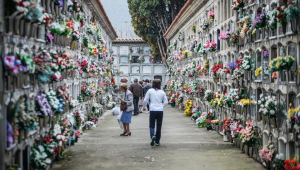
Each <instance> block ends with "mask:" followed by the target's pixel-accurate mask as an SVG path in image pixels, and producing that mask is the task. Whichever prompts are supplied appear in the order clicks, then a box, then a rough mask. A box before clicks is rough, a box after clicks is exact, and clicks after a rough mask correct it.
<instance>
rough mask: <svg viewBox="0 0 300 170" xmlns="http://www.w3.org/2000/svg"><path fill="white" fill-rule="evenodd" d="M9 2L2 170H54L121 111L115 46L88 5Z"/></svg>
mask: <svg viewBox="0 0 300 170" xmlns="http://www.w3.org/2000/svg"><path fill="white" fill-rule="evenodd" d="M4 3H5V4H4V5H5V15H4V24H3V26H4V30H3V32H2V34H1V42H0V44H1V53H2V54H3V55H2V60H1V63H2V68H3V71H1V80H2V81H3V82H2V83H1V90H0V91H1V96H2V97H1V100H0V101H1V114H0V115H1V116H0V117H1V118H0V119H1V120H0V121H1V130H0V131H1V133H0V134H1V140H2V141H1V147H0V150H1V152H0V157H1V158H3V159H4V162H1V163H0V169H19V170H20V169H49V168H50V167H52V165H53V163H54V162H55V161H59V160H61V159H63V158H64V156H65V154H66V148H67V147H70V146H72V145H75V143H76V142H77V141H78V140H80V137H81V135H82V133H83V132H84V131H85V130H89V129H91V128H92V127H95V126H96V124H97V122H98V119H99V116H101V115H102V114H103V113H104V111H105V110H107V109H113V108H114V106H115V102H113V100H112V99H113V97H114V96H116V94H117V93H118V88H117V87H116V86H115V80H114V78H113V77H114V76H116V75H118V74H119V71H118V70H116V69H113V68H112V64H113V62H114V58H113V57H111V54H110V52H109V49H111V41H112V39H111V38H110V37H109V36H108V34H110V33H109V32H105V31H104V30H103V29H102V26H101V25H100V22H99V20H98V18H96V16H95V15H94V14H93V13H92V10H91V8H89V7H88V6H87V4H85V3H83V2H82V1H79V0H40V1H27V0H23V1H11V0H8V1H5V2H4ZM2 148H4V150H2ZM2 151H3V152H2ZM3 154H4V155H3ZM2 163H3V164H2Z"/></svg>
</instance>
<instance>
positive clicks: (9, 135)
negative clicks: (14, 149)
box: [6, 121, 14, 147]
mask: <svg viewBox="0 0 300 170" xmlns="http://www.w3.org/2000/svg"><path fill="white" fill-rule="evenodd" d="M6 136H7V139H6V140H7V143H8V147H10V146H11V145H12V144H13V143H14V138H13V136H14V131H13V128H12V126H11V124H10V123H9V122H8V121H7V130H6Z"/></svg>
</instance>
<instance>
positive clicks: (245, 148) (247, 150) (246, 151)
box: [244, 145, 249, 155]
mask: <svg viewBox="0 0 300 170" xmlns="http://www.w3.org/2000/svg"><path fill="white" fill-rule="evenodd" d="M244 151H245V154H246V155H249V146H248V145H245V146H244Z"/></svg>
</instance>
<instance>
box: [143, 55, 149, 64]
mask: <svg viewBox="0 0 300 170" xmlns="http://www.w3.org/2000/svg"><path fill="white" fill-rule="evenodd" d="M144 58H145V61H144V63H146V64H147V63H150V60H149V59H150V56H144Z"/></svg>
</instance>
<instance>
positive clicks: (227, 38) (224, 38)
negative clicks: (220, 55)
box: [219, 29, 231, 41]
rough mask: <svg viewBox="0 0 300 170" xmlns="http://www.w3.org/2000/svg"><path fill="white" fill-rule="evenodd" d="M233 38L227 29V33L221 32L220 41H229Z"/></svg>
mask: <svg viewBox="0 0 300 170" xmlns="http://www.w3.org/2000/svg"><path fill="white" fill-rule="evenodd" d="M230 37H231V33H230V32H229V29H227V31H221V33H220V36H219V40H220V41H221V40H229V38H230Z"/></svg>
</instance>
